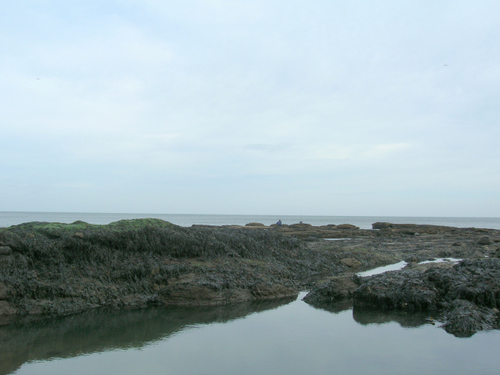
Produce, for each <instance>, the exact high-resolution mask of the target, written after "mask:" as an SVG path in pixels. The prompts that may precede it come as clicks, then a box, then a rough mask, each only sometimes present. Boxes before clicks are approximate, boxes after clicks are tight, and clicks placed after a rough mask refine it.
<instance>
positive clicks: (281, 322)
mask: <svg viewBox="0 0 500 375" xmlns="http://www.w3.org/2000/svg"><path fill="white" fill-rule="evenodd" d="M147 217H155V218H159V219H162V220H166V221H169V222H172V223H174V224H177V225H181V226H185V227H188V226H191V225H193V224H205V225H229V224H238V225H244V224H246V223H250V222H261V223H263V224H272V223H275V222H276V221H277V220H279V219H281V220H282V221H283V222H284V223H285V224H293V223H297V222H299V221H303V222H304V223H310V224H313V225H324V224H343V223H349V224H354V225H357V226H359V227H361V228H366V229H369V228H371V224H372V223H374V222H377V221H386V222H392V223H414V224H434V225H447V226H454V227H476V228H492V229H500V219H499V218H444V217H443V218H436V217H429V218H424V217H363V216H305V215H304V216H285V215H281V216H279V215H167V214H165V215H158V214H104V213H47V212H45V213H43V212H0V227H8V226H11V225H17V224H20V223H24V222H30V221H46V222H61V223H71V222H73V221H76V220H83V221H86V222H88V223H92V224H107V223H110V222H113V221H117V220H123V219H134V218H147ZM0 261H1V259H0ZM398 266H399V265H398V264H396V265H394V266H393V267H392V268H391V267H389V268H387V267H386V268H381V269H378V272H383V271H386V270H387V269H395V267H398ZM372 271H373V273H377V270H372ZM306 294H307V291H304V292H302V293H301V294H300V295H299V296H298V298H292V299H284V300H275V301H260V302H249V303H243V304H235V305H229V306H222V307H194V308H193V307H192V308H181V307H177V308H161V307H151V308H147V309H139V310H137V309H133V310H95V311H89V312H85V313H82V314H76V315H72V316H66V317H55V318H48V319H44V320H36V321H31V322H26V323H23V324H18V325H7V326H0V375H10V374H15V375H43V374H51V375H63V374H64V375H66V374H72V375H80V374H81V375H84V374H85V375H87V374H106V375H107V374H114V373H117V374H121V375H136V374H151V375H156V374H158V375H159V374H162V375H188V374H189V375H212V374H214V375H234V374H238V375H240V374H241V375H255V374H265V375H268V374H269V375H285V374H286V375H303V374H315V375H316V374H317V375H326V374H336V375H343V374H346V375H347V374H348V375H378V374H381V375H382V374H383V375H393V374H394V375H395V374H418V375H421V374H433V375H444V374H446V375H448V374H453V375H462V374H463V375H465V374H467V375H469V374H475V375H486V374H498V373H499V369H500V356H499V355H498V348H499V347H500V331H498V330H493V331H484V332H479V333H476V334H475V335H473V336H472V337H469V338H459V337H455V336H453V335H451V334H448V333H446V332H445V331H444V329H442V328H441V324H442V322H439V321H438V320H436V319H435V318H434V317H432V316H430V315H428V314H401V313H394V312H358V311H357V312H354V311H353V310H352V308H351V307H349V306H331V307H323V308H317V307H313V306H311V305H308V304H307V303H305V302H304V301H303V300H302V298H303V297H304V296H305V295H306ZM2 302H3V301H0V303H2Z"/></svg>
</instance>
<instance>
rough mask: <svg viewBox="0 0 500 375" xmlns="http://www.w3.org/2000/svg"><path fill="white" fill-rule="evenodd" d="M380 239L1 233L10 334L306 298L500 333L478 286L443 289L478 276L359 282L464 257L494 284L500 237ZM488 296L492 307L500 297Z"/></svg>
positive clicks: (331, 228)
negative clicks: (369, 274) (19, 328)
mask: <svg viewBox="0 0 500 375" xmlns="http://www.w3.org/2000/svg"><path fill="white" fill-rule="evenodd" d="M373 227H374V228H375V229H372V230H364V229H359V228H357V227H355V226H352V225H349V224H341V225H326V226H320V227H315V226H312V225H310V224H304V223H301V224H293V225H282V226H276V225H273V226H269V227H267V226H264V225H262V224H260V223H249V224H248V225H246V226H220V227H217V226H193V227H191V228H184V227H179V226H176V225H173V224H171V223H168V222H165V221H162V220H158V219H137V220H122V221H119V222H116V223H111V224H109V225H91V224H87V223H85V222H82V221H77V222H75V223H72V224H60V223H38V222H35V223H26V224H21V225H17V226H12V227H10V228H0V250H1V251H0V324H7V323H10V322H13V321H16V320H19V319H26V318H37V317H43V316H58V315H69V314H75V313H79V312H83V311H86V310H91V309H96V308H101V307H114V308H132V307H146V306H152V305H159V306H211V305H225V304H231V303H239V302H243V301H251V300H266V299H273V298H281V297H289V296H297V294H298V292H299V291H300V290H306V289H310V290H311V293H310V295H308V296H307V297H306V301H307V302H308V303H311V304H314V305H316V304H321V303H322V304H323V305H330V308H331V309H333V310H335V309H337V308H338V307H339V306H340V305H339V306H337V307H336V306H334V305H335V304H343V305H344V306H345V305H346V301H347V305H348V304H349V303H352V301H355V310H356V311H360V309H362V308H368V309H380V308H381V307H382V308H384V309H394V310H398V311H399V310H400V311H433V312H434V311H439V312H440V313H442V315H443V316H444V317H449V318H447V319H448V320H447V322H449V324H448V326H445V329H447V330H449V331H452V332H457V333H458V334H462V333H460V332H463V334H467V332H468V331H467V330H466V329H463V328H455V327H461V326H463V325H465V326H471V324H469V323H464V322H463V321H464V319H463V318H461V317H462V316H463V314H461V313H460V312H461V311H465V310H467V309H473V310H471V311H473V312H474V314H476V312H477V314H476V315H478V316H481V317H483V318H484V321H485V322H486V323H484V322H483V323H481V324H480V325H478V328H477V329H484V327H496V325H495V324H496V323H494V322H492V321H491V318H490V316H497V315H495V314H496V313H495V311H494V309H495V308H497V307H498V305H499V303H498V302H495V304H491V303H490V304H489V305H488V304H485V303H483V302H481V301H477V300H475V299H473V298H472V297H470V295H476V294H477V295H481V294H480V293H479V294H478V293H476V291H475V290H476V289H477V288H479V286H477V287H476V289H470V288H469V289H467V288H465V289H463V288H462V289H460V288H458V286H455V287H454V288H453V289H454V290H455V291H456V290H464V295H460V296H458V297H452V294H446V293H444V292H443V290H442V286H441V284H439V285H435V284H434V283H433V281H432V280H434V279H436V280H437V279H439V280H441V279H442V280H455V279H456V280H462V281H463V280H468V277H469V276H470V275H473V274H474V272H470V275H469V274H467V275H466V273H464V272H465V271H464V270H465V269H466V268H467V267H465V266H463V267H465V268H464V269H463V270H462V271H463V272H462V271H461V272H458V273H457V271H453V270H454V269H455V268H456V267H457V266H455V267H452V266H451V265H449V266H448V267H443V269H441V270H439V271H435V270H433V269H434V268H435V267H434V266H432V267H431V268H429V269H427V270H426V269H424V268H428V267H422V266H416V267H415V266H414V265H413V263H412V264H411V265H409V266H408V268H407V269H406V270H404V271H402V273H400V274H391V275H389V276H385V279H384V278H382V277H381V278H376V277H373V278H366V279H365V278H363V279H361V278H357V277H355V276H353V272H358V271H363V270H367V269H371V268H374V267H378V266H382V265H387V264H391V263H397V262H399V261H401V260H406V261H408V262H421V261H423V260H429V259H434V258H436V257H454V258H463V259H473V258H477V259H478V262H483V261H484V258H485V257H490V259H491V261H490V262H489V263H488V261H487V262H486V263H484V264H490V265H491V266H488V267H489V268H488V267H486V266H479V265H476V266H474V267H476V270H481V272H483V269H484V272H485V273H487V274H489V273H495V272H497V267H500V265H498V263H495V261H493V258H495V257H498V256H499V255H500V250H499V248H498V242H500V232H499V231H495V230H488V229H475V228H452V227H440V226H430V225H412V224H391V223H375V224H374V225H373ZM485 236H487V237H488V240H487V241H486V240H485V239H482V238H483V237H485ZM462 263H463V262H462ZM464 264H469V263H464ZM474 264H475V263H474ZM478 264H479V263H478ZM481 264H482V263H481ZM485 267H486V268H485ZM486 269H487V270H486ZM478 272H479V271H478ZM422 275H425V277H423V276H422ZM430 275H434V279H432V278H431V279H429V277H430ZM439 275H441V276H439ZM446 275H448V276H446ZM468 275H469V276H468ZM445 276H446V277H445ZM440 277H441V278H440ZM470 277H472V276H470ZM475 277H478V276H477V275H476V276H475ZM377 280H379V281H377ZM380 280H383V281H380ZM488 280H489V281H488V282H490V281H491V280H490V279H488ZM377 282H380V283H382V284H383V283H385V284H384V285H385V286H384V287H380V286H379V284H377ZM443 282H444V281H443ZM449 282H450V283H452V282H451V281H449ZM463 282H465V281H463ZM382 284H380V285H382ZM490 284H491V285H497V284H494V283H490ZM490 284H488V285H490ZM369 288H370V289H369ZM384 288H385V289H384ZM492 288H493V287H492ZM478 290H479V289H478ZM465 291H467V292H465ZM384 293H385V294H384ZM467 293H469V294H467ZM471 293H472V294H471ZM488 293H489V294H488V295H489V296H490V297H488V298H490V299H491V293H493V292H492V291H491V290H490V291H489V292H488ZM495 293H496V292H495ZM395 296H396V297H395ZM443 296H444V297H443ZM410 297H411V298H410ZM478 298H479V297H478ZM481 298H486V297H485V296H483V297H481ZM495 298H496V297H495ZM457 300H463V301H469V302H471V303H474V306H476V307H477V308H476V307H474V306H470V305H468V304H464V303H462V304H459V303H458V302H457V303H458V304H456V307H455V310H456V313H453V309H451V307H450V306H455V301H457ZM495 301H497V300H495ZM450 309H451V310H450ZM487 309H489V310H487ZM492 311H493V312H492ZM474 314H473V315H474ZM491 314H493V315H491ZM460 319H462V320H460ZM481 319H482V318H481ZM447 327H448V328H447ZM481 327H483V328H481ZM477 329H476V328H473V329H472V330H471V331H470V332H472V331H475V330H477Z"/></svg>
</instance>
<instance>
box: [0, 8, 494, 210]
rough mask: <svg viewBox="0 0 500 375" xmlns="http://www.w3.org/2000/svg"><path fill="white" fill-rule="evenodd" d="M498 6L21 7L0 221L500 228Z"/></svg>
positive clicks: (4, 92)
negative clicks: (329, 222) (492, 224)
mask: <svg viewBox="0 0 500 375" xmlns="http://www.w3.org/2000/svg"><path fill="white" fill-rule="evenodd" d="M499 11H500V5H499V4H498V3H497V2H495V1H483V2H480V3H474V4H473V3H471V2H466V1H454V2H452V1H440V2H437V3H436V2H430V1H423V2H422V1H420V2H417V1H409V2H397V1H381V2H376V3H375V2H371V1H359V2H356V3H355V4H354V3H346V2H340V1H324V0H315V1H310V2H307V3H304V2H301V1H287V2H285V1H280V0H276V1H252V2H248V1H229V0H193V1H187V2H172V1H156V0H148V1H134V0H127V1H118V2H117V1H101V2H97V1H95V2H94V1H75V2H62V1H37V2H33V1H18V2H15V3H12V4H9V5H8V6H6V9H5V12H3V14H2V15H1V16H0V21H1V22H0V31H1V34H0V35H2V37H0V46H1V47H2V50H3V51H5V53H3V54H2V56H1V57H0V87H2V89H0V111H1V113H2V119H1V123H0V171H1V173H2V176H4V180H5V181H7V182H6V183H4V184H3V185H1V187H0V193H1V194H2V196H3V197H5V200H4V201H3V203H2V204H0V210H53V211H115V212H116V211H128V212H134V211H135V212H165V213H169V212H171V213H175V212H177V213H270V214H275V213H276V214H278V213H281V214H285V213H291V214H295V213H297V212H298V211H301V212H302V213H304V214H307V213H310V214H345V215H351V214H352V215H354V214H358V215H386V214H387V215H424V216H425V215H436V216H446V215H462V216H467V215H471V216H498V214H497V212H498V210H499V209H500V198H498V197H497V196H496V194H495V192H496V191H498V188H500V178H499V177H497V176H498V173H497V172H498V170H499V169H498V168H499V166H500V165H499V164H500V161H499V160H500V153H499V151H498V147H497V145H496V143H497V140H498V139H499V136H500V134H499V133H500V130H499V129H500V128H499V127H498V124H497V122H498V118H499V109H498V105H497V103H498V87H500V69H499V68H498V67H499V66H500V64H499V63H500V61H499V60H500V49H499V48H498V47H497V44H498V43H497V40H498V38H499V37H500V28H499V27H498V25H499V24H500V22H499V21H500V16H499V14H500V12H499Z"/></svg>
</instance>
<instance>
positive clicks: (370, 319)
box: [0, 295, 500, 375]
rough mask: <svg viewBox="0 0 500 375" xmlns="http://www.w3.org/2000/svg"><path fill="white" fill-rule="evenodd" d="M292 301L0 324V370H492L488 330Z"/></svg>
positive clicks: (178, 373) (493, 350)
mask: <svg viewBox="0 0 500 375" xmlns="http://www.w3.org/2000/svg"><path fill="white" fill-rule="evenodd" d="M302 297H303V295H302V296H299V299H297V300H295V301H293V302H291V303H287V302H290V301H278V302H270V303H264V304H244V305H236V306H232V307H224V308H222V307H219V308H199V309H159V308H153V309H148V310H136V311H122V312H117V311H110V312H102V311H96V312H91V313H88V314H85V315H81V316H74V317H67V318H64V319H54V320H51V321H44V322H36V323H35V322H33V323H30V324H28V325H23V326H19V327H2V328H0V345H1V346H0V358H1V361H0V363H1V373H2V374H9V373H15V374H16V375H31V374H54V375H60V374H61V375H62V374H69V373H71V374H72V375H78V374H109V373H119V374H123V375H127V374H153V375H154V374H162V375H165V374H167V375H168V374H172V375H173V374H175V375H182V374H218V375H224V374H242V375H246V374H248V375H250V374H252V375H254V374H259V373H262V374H286V375H294V374H297V375H298V374H301V375H302V374H305V373H310V374H349V375H356V374H363V375H366V374H384V375H387V374H403V373H404V374H458V375H460V374H471V373H474V374H496V373H497V372H498V367H499V366H500V359H499V357H498V355H497V351H498V349H497V348H498V346H499V344H500V334H499V332H498V331H492V332H483V333H478V334H476V335H474V336H473V337H471V338H467V339H463V338H462V339H460V338H456V337H454V336H453V335H449V334H447V333H446V332H445V331H444V330H442V329H439V328H437V326H433V325H430V324H426V320H425V318H426V317H425V316H424V315H410V314H398V313H373V312H356V313H355V314H354V315H353V312H352V310H351V309H349V308H347V309H346V310H342V308H341V307H339V308H338V309H332V310H333V312H334V313H332V312H329V311H325V310H322V309H317V308H313V307H311V306H310V305H308V304H306V303H305V302H303V301H301V298H302ZM254 312H257V313H254ZM353 318H354V319H353ZM410 327H411V328H410Z"/></svg>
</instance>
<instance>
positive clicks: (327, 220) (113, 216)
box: [0, 212, 500, 229]
mask: <svg viewBox="0 0 500 375" xmlns="http://www.w3.org/2000/svg"><path fill="white" fill-rule="evenodd" d="M138 218H157V219H162V220H165V221H169V222H171V223H172V224H176V225H180V226H183V227H190V226H191V225H193V224H203V225H231V224H234V225H245V224H247V223H252V222H258V223H262V224H265V225H270V224H274V223H276V222H277V221H278V220H279V219H281V220H282V222H283V223H284V224H295V223H298V222H300V221H302V222H304V223H308V224H312V225H326V224H353V225H356V226H358V227H360V228H362V229H371V227H372V224H373V223H375V222H377V221H386V222H390V223H395V224H431V225H446V226H452V227H459V228H470V227H474V228H489V229H500V218H492V217H411V216H409V217H403V216H312V215H281V216H280V215H182V214H123V213H88V212H85V213H83V212H82V213H80V212H0V227H9V226H11V225H17V224H22V223H27V222H30V221H45V222H59V223H72V222H74V221H76V220H82V221H85V222H87V223H90V224H109V223H111V222H114V221H118V220H123V219H138Z"/></svg>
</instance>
